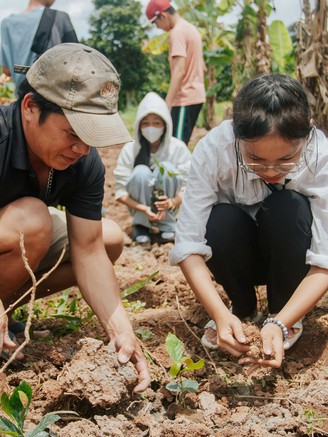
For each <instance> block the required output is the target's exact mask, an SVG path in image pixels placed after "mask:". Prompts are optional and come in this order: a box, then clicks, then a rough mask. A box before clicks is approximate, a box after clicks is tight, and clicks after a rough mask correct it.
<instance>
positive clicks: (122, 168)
mask: <svg viewBox="0 0 328 437" xmlns="http://www.w3.org/2000/svg"><path fill="white" fill-rule="evenodd" d="M148 114H156V115H158V116H160V117H161V118H162V119H163V120H164V122H165V124H166V133H165V137H164V139H163V141H162V143H161V144H160V146H159V148H158V149H157V151H156V152H155V153H151V154H150V162H149V166H150V168H151V169H152V170H153V169H154V168H155V167H156V164H155V161H158V162H163V161H168V162H170V163H172V164H174V165H175V167H176V169H177V171H178V173H179V175H181V176H182V177H183V183H182V187H184V186H185V185H186V183H187V177H188V172H189V168H190V163H191V153H190V151H189V149H188V147H187V146H186V144H185V143H184V142H183V141H181V140H178V139H177V138H174V137H172V118H171V114H170V112H169V109H168V107H167V105H166V103H165V101H164V100H163V99H162V98H161V97H160V96H159V95H158V94H156V93H153V92H151V93H148V94H147V95H146V96H145V97H144V98H143V99H142V100H141V102H140V104H139V106H138V110H137V115H136V120H135V124H134V141H132V142H130V143H127V144H125V146H124V147H123V149H122V150H121V153H120V155H119V157H118V161H117V167H116V168H115V170H114V175H115V182H116V190H115V198H116V199H120V198H121V197H123V196H125V195H127V194H128V192H127V190H126V185H127V183H128V181H129V179H130V176H131V173H132V171H133V169H134V161H135V158H136V156H137V155H138V153H139V151H140V148H141V144H140V142H139V135H140V134H139V125H140V122H141V120H142V119H143V118H144V117H146V116H147V115H148Z"/></svg>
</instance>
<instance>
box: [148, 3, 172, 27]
mask: <svg viewBox="0 0 328 437" xmlns="http://www.w3.org/2000/svg"><path fill="white" fill-rule="evenodd" d="M171 6H172V5H171V3H170V2H169V0H150V2H149V3H148V6H147V9H146V15H147V18H148V20H149V21H150V22H153V21H155V20H156V18H158V17H159V16H160V15H161V13H162V12H164V11H167V10H168V9H169V8H170V7H171Z"/></svg>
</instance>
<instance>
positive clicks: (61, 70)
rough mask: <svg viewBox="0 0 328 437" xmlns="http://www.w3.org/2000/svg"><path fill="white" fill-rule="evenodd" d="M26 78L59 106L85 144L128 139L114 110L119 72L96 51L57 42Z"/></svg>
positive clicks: (121, 141)
mask: <svg viewBox="0 0 328 437" xmlns="http://www.w3.org/2000/svg"><path fill="white" fill-rule="evenodd" d="M26 78H27V80H28V82H29V84H30V85H31V87H33V88H34V89H35V91H37V92H38V93H39V94H40V95H41V96H42V97H44V98H45V99H47V100H48V101H49V102H52V103H55V104H56V105H58V106H60V107H61V108H62V110H63V112H64V114H65V116H66V118H67V119H68V121H69V123H70V125H71V126H72V128H73V129H74V131H75V133H76V135H77V136H78V137H79V138H80V139H81V140H82V141H83V142H84V143H86V144H87V145H88V146H93V147H108V146H113V145H117V144H124V143H127V142H129V141H131V137H130V134H129V132H128V130H127V128H126V127H125V125H124V123H123V121H122V119H121V117H120V116H119V114H118V112H117V109H118V106H117V103H118V95H119V89H120V79H119V75H118V73H117V71H116V70H115V68H114V66H113V65H112V63H111V62H110V61H109V60H108V59H107V58H106V57H105V56H104V55H102V54H101V53H100V52H98V51H97V50H95V49H93V48H91V47H88V46H85V45H83V44H77V43H65V44H58V45H56V46H55V47H53V48H51V49H49V50H47V51H46V52H45V53H44V54H43V55H42V56H40V58H38V59H37V60H36V61H35V62H34V64H33V65H32V66H31V67H30V69H29V71H28V72H27V74H26Z"/></svg>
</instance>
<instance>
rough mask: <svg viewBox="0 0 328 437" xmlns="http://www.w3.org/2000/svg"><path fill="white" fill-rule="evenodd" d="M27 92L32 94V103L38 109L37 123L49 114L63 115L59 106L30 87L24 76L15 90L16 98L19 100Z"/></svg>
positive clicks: (43, 120)
mask: <svg viewBox="0 0 328 437" xmlns="http://www.w3.org/2000/svg"><path fill="white" fill-rule="evenodd" d="M29 93H31V94H32V99H33V101H34V103H35V104H36V105H37V106H38V107H39V109H40V117H39V124H43V123H44V122H45V121H46V119H47V118H48V116H49V115H50V114H61V115H64V113H63V110H62V109H61V107H60V106H58V105H56V104H55V103H51V102H49V100H46V99H45V98H44V97H42V96H41V95H40V94H39V93H37V92H36V91H35V89H34V88H32V87H31V85H30V84H29V83H28V80H27V79H26V78H25V79H24V80H23V82H21V84H20V85H19V87H18V90H17V95H18V100H19V101H21V100H22V99H23V97H24V96H26V94H29Z"/></svg>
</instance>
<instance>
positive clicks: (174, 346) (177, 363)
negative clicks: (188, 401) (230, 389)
mask: <svg viewBox="0 0 328 437" xmlns="http://www.w3.org/2000/svg"><path fill="white" fill-rule="evenodd" d="M165 347H166V350H167V353H168V354H169V356H170V357H171V359H172V361H173V364H172V366H171V368H170V371H169V374H170V376H171V377H173V378H177V380H176V381H172V382H169V383H168V384H166V388H167V389H168V390H169V391H171V392H173V393H177V396H178V398H179V400H180V401H181V402H182V403H183V402H184V398H185V395H186V393H188V392H189V393H194V392H195V391H196V390H197V389H198V386H199V384H198V382H197V381H195V380H193V379H186V378H183V377H182V374H183V373H184V372H190V371H195V370H199V369H202V368H203V367H204V360H203V359H201V360H199V361H197V362H196V363H194V361H193V360H192V359H191V358H189V357H186V356H185V355H184V350H183V344H182V342H181V340H179V339H178V337H176V336H175V335H174V334H171V333H169V334H168V335H167V337H166V339H165Z"/></svg>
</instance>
